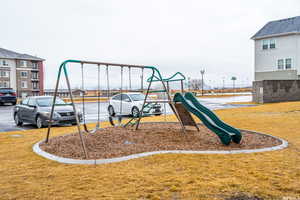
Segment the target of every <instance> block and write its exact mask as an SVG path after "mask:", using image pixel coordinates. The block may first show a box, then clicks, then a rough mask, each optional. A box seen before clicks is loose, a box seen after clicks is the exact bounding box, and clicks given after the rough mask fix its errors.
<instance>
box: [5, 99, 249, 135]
mask: <svg viewBox="0 0 300 200" xmlns="http://www.w3.org/2000/svg"><path fill="white" fill-rule="evenodd" d="M200 101H201V103H202V104H203V105H205V106H207V107H208V108H210V109H212V110H217V109H226V108H235V107H241V106H248V105H228V104H226V103H228V102H234V101H245V102H246V101H251V96H241V97H226V98H201V99H200ZM76 105H77V107H78V108H79V109H81V111H82V106H81V104H76ZM13 107H14V106H11V105H3V106H0V132H6V131H16V130H26V129H32V128H35V126H34V125H29V124H24V125H23V126H22V127H17V126H16V125H15V122H14V119H13ZM85 110H86V115H85V116H86V121H87V122H97V119H98V115H97V111H98V108H97V103H86V109H85ZM166 111H167V113H168V114H169V113H171V111H170V108H169V106H168V105H167V106H166ZM100 120H101V121H106V120H108V115H107V103H103V102H102V103H100Z"/></svg>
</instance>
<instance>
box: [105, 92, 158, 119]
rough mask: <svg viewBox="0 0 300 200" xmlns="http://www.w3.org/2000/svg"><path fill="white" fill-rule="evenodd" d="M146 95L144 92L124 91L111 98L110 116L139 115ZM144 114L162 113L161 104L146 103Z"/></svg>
mask: <svg viewBox="0 0 300 200" xmlns="http://www.w3.org/2000/svg"><path fill="white" fill-rule="evenodd" d="M144 99H145V95H144V94H142V93H133V92H130V93H122V94H117V95H114V96H112V97H111V98H110V101H109V105H108V108H107V109H108V114H109V116H115V115H130V116H133V117H138V116H139V112H140V110H141V109H142V107H143V103H144ZM143 113H144V114H153V115H161V113H162V111H161V105H160V104H158V103H150V104H148V105H147V104H146V107H145V108H144V112H143Z"/></svg>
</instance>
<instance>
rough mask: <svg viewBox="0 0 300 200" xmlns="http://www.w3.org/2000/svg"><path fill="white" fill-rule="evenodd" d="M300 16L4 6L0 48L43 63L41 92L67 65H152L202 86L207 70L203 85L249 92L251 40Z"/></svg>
mask: <svg viewBox="0 0 300 200" xmlns="http://www.w3.org/2000/svg"><path fill="white" fill-rule="evenodd" d="M298 15H300V1H299V0H284V1H274V0H252V1H245V0H226V1H224V0H218V1H216V0H209V1H204V0H203V1H200V0H185V1H184V0H180V1H179V0H153V1H150V0H126V1H125V0H107V1H106V0H26V1H25V0H1V12H0V24H1V32H0V36H1V37H0V47H2V48H6V49H10V50H13V51H17V52H20V53H27V54H32V55H36V56H39V57H42V58H44V59H46V61H45V72H46V80H45V81H46V82H45V83H46V88H52V87H54V81H55V77H56V73H57V69H58V66H59V64H60V63H61V62H62V61H63V60H65V59H70V58H73V59H85V60H94V61H106V62H116V63H129V64H143V65H154V66H158V67H159V69H160V71H161V72H162V74H163V76H169V75H171V74H172V73H174V72H176V71H181V72H182V73H184V74H185V75H186V76H190V77H191V78H199V77H200V72H199V71H200V69H205V71H206V73H205V80H206V83H211V84H214V85H221V84H222V79H223V77H224V79H225V84H229V83H230V78H231V77H232V76H237V78H238V81H237V82H238V83H239V84H246V83H250V82H251V81H252V80H253V76H254V50H253V41H252V40H250V37H251V36H252V35H254V34H255V33H256V32H257V31H258V30H259V29H260V28H261V27H262V26H263V25H264V24H266V23H267V22H268V21H271V20H276V19H281V18H288V17H294V16H298ZM77 68H78V66H77ZM75 71H76V70H74V72H75ZM87 71H88V70H87ZM115 73H117V72H115ZM93 74H95V73H93ZM114 75H116V74H114ZM134 75H136V74H134ZM72 76H73V79H74V84H79V77H80V76H79V74H78V73H73V75H72ZM136 76H137V77H138V75H136ZM75 82H76V83H75ZM87 85H92V83H91V82H89V81H87Z"/></svg>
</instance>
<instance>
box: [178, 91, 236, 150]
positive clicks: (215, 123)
mask: <svg viewBox="0 0 300 200" xmlns="http://www.w3.org/2000/svg"><path fill="white" fill-rule="evenodd" d="M174 102H181V103H182V105H183V106H184V107H185V108H186V109H187V110H188V111H189V112H191V113H193V114H194V115H196V116H197V117H198V118H199V119H200V120H201V121H202V122H203V124H204V125H205V126H206V127H207V128H209V129H210V130H211V131H213V132H214V133H216V134H217V136H218V137H219V138H220V140H221V142H222V143H223V144H225V145H229V144H230V142H231V140H232V141H233V142H235V143H239V142H240V141H241V139H242V135H241V132H240V131H239V130H237V129H235V128H233V127H231V126H229V125H228V124H225V123H224V122H223V121H221V120H220V119H219V118H218V117H217V116H216V115H215V114H214V113H213V112H212V111H211V110H209V109H208V108H206V107H205V106H203V105H201V104H200V102H199V101H198V100H197V99H196V98H195V97H194V95H193V94H192V93H186V94H185V96H182V94H180V93H176V94H175V96H174Z"/></svg>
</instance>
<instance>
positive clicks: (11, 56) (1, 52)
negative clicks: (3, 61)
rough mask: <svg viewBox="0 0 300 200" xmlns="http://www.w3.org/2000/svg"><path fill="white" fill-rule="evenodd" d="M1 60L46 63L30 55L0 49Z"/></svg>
mask: <svg viewBox="0 0 300 200" xmlns="http://www.w3.org/2000/svg"><path fill="white" fill-rule="evenodd" d="M0 58H7V59H18V60H36V61H44V60H45V59H43V58H39V57H36V56H31V55H28V54H21V53H17V52H14V51H10V50H7V49H3V48H0Z"/></svg>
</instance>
